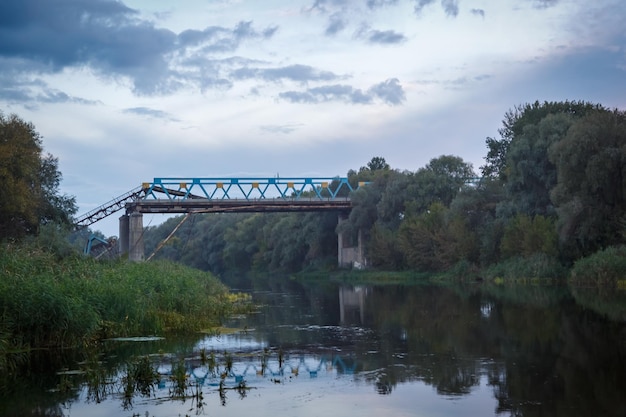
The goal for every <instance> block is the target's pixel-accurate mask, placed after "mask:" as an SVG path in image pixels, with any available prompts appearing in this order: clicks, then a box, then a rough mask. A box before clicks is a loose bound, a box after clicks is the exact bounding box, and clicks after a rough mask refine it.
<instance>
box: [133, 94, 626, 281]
mask: <svg viewBox="0 0 626 417" xmlns="http://www.w3.org/2000/svg"><path fill="white" fill-rule="evenodd" d="M498 133H499V137H494V138H492V137H488V138H487V139H486V147H487V154H486V156H485V157H484V160H485V163H484V165H483V166H481V167H479V172H476V171H474V169H473V167H472V165H471V164H470V163H467V162H465V161H463V159H462V158H460V157H458V156H453V155H442V156H439V157H436V158H434V159H432V160H430V162H429V163H428V164H427V165H426V166H424V167H422V168H419V169H417V170H416V171H407V170H398V169H393V168H392V167H390V166H389V164H387V162H386V161H385V159H384V158H383V157H380V156H378V157H374V158H372V160H371V161H370V162H369V163H368V164H367V165H365V166H363V167H361V168H360V169H358V170H350V171H349V172H348V174H347V175H348V178H349V181H350V183H351V184H352V185H356V184H358V183H359V182H361V183H362V182H366V183H367V185H366V186H364V187H360V188H359V189H358V190H357V191H355V192H353V193H351V195H350V197H351V200H352V203H353V209H352V211H351V212H350V215H349V218H348V220H347V221H345V222H342V223H341V225H339V226H338V223H337V217H336V215H333V214H328V213H306V214H303V213H291V214H282V213H281V214H210V215H197V216H196V217H195V219H194V220H193V221H192V222H188V223H187V224H186V225H185V226H184V227H182V228H181V229H180V231H179V232H178V235H177V237H176V238H174V239H173V240H172V241H171V242H170V244H169V245H167V246H166V247H165V248H164V249H163V250H162V252H160V253H159V254H158V255H157V256H160V257H163V258H168V259H172V260H176V261H180V262H184V263H186V264H189V265H192V266H195V267H198V268H201V269H208V270H211V271H213V272H215V273H217V274H220V275H224V274H228V273H234V274H240V273H242V272H248V271H283V272H294V271H302V270H307V269H311V268H313V269H317V268H320V267H333V266H334V265H335V264H336V255H337V243H336V239H337V238H336V234H337V233H338V232H339V233H344V234H346V235H347V236H352V237H353V239H354V240H355V241H356V236H357V234H358V233H361V234H362V236H363V238H364V239H363V241H364V243H365V251H366V257H367V260H368V263H369V265H370V266H371V267H374V268H379V269H385V270H415V271H422V272H434V273H440V272H443V271H450V270H458V271H459V272H462V273H470V274H471V273H474V274H479V273H480V272H479V271H485V270H486V269H489V268H491V270H492V271H494V272H493V274H496V275H497V274H506V272H507V270H509V271H517V272H518V273H521V274H528V275H530V276H537V277H546V278H558V277H563V276H564V275H565V274H566V273H567V271H568V269H570V268H571V267H572V265H574V264H575V263H576V262H577V261H578V260H581V259H583V258H589V257H592V256H596V257H598V256H604V259H605V261H606V259H609V261H608V262H609V264H610V268H612V270H613V271H615V270H617V273H618V274H619V273H620V271H621V273H622V274H623V273H624V272H626V265H624V264H623V263H621V261H620V258H623V257H624V256H623V255H624V249H623V244H624V240H625V238H626V212H625V211H626V205H625V201H624V196H625V191H626V182H625V181H624V179H625V178H626V113H625V112H623V111H620V110H617V109H608V108H605V107H603V106H602V105H599V104H591V103H587V102H582V101H564V102H544V103H539V102H535V103H528V104H524V105H520V106H516V107H514V108H513V109H512V110H509V111H508V112H506V114H505V116H504V120H503V123H502V127H501V129H499V131H498ZM179 221H180V218H173V219H170V220H168V221H167V222H165V223H164V224H162V225H160V226H157V227H150V228H148V229H147V231H146V234H145V236H146V247H147V250H150V249H152V248H154V247H155V246H156V244H157V243H158V242H159V241H161V240H162V239H163V238H164V237H165V236H167V235H168V234H169V231H170V230H172V229H173V227H174V226H175V225H176V224H177V223H178V222H179ZM607 251H609V252H607ZM606 253H609V255H606ZM605 261H602V262H605ZM597 267H598V268H600V269H601V268H605V267H607V266H606V265H604V264H603V265H598V266H597ZM591 269H592V270H593V268H591Z"/></svg>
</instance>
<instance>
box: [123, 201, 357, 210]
mask: <svg viewBox="0 0 626 417" xmlns="http://www.w3.org/2000/svg"><path fill="white" fill-rule="evenodd" d="M126 208H127V210H129V211H137V212H140V213H227V212H228V213H262V212H298V211H349V210H350V209H351V208H352V206H351V202H350V199H348V198H334V199H325V200H321V199H318V198H310V199H308V198H298V199H282V198H276V199H257V200H250V199H228V200H226V199H224V200H215V199H206V198H193V199H188V200H176V201H172V200H169V199H159V200H139V201H135V202H132V203H127V204H126Z"/></svg>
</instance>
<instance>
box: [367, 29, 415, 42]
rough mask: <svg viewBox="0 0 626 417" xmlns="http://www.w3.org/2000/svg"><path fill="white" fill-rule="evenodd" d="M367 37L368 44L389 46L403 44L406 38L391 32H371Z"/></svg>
mask: <svg viewBox="0 0 626 417" xmlns="http://www.w3.org/2000/svg"><path fill="white" fill-rule="evenodd" d="M367 35H368V36H367V40H368V42H370V43H380V44H386V45H390V44H398V43H403V42H405V41H406V40H407V38H406V36H404V35H403V34H401V33H398V32H396V31H393V30H384V31H381V30H371V31H369V32H368V34H367Z"/></svg>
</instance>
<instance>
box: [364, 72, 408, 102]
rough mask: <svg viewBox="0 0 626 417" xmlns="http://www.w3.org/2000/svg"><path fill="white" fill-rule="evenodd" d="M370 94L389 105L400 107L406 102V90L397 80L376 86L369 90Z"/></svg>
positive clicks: (393, 79)
mask: <svg viewBox="0 0 626 417" xmlns="http://www.w3.org/2000/svg"><path fill="white" fill-rule="evenodd" d="M368 91H369V93H370V94H373V95H375V96H377V97H378V98H380V99H382V100H383V101H384V102H386V103H387V104H393V105H398V104H401V103H402V102H403V101H404V100H406V96H405V94H404V90H403V89H402V86H401V85H400V82H399V81H398V79H397V78H392V79H389V80H387V81H384V82H382V83H380V84H376V85H374V86H372V87H370V89H369V90H368Z"/></svg>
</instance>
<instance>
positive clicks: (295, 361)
mask: <svg viewBox="0 0 626 417" xmlns="http://www.w3.org/2000/svg"><path fill="white" fill-rule="evenodd" d="M173 366H174V363H172V361H170V360H168V359H167V358H164V359H162V360H161V362H160V363H159V365H158V367H157V372H158V373H159V374H160V375H161V376H165V377H170V376H172V370H173ZM185 369H186V372H187V375H188V376H189V377H190V378H192V379H193V381H194V382H195V383H196V384H198V385H199V386H203V385H217V384H218V383H219V381H221V380H225V381H226V382H230V383H233V382H234V383H235V384H237V383H239V382H241V381H245V380H247V379H250V378H257V379H264V378H270V379H271V380H272V381H273V382H275V383H278V382H282V379H283V378H293V377H297V376H301V375H306V376H308V377H310V378H317V377H318V376H320V377H323V376H334V375H336V374H344V375H352V374H354V373H355V371H356V369H357V361H356V358H355V357H354V356H351V355H346V356H340V355H334V354H322V355H319V356H314V355H307V354H300V355H298V356H297V357H295V358H294V357H293V355H292V356H290V357H289V358H287V359H272V360H268V359H267V357H266V356H263V354H261V355H259V356H256V357H249V358H245V357H238V358H237V360H236V361H233V363H232V366H231V367H230V369H227V367H226V365H225V361H224V360H223V359H222V360H220V363H219V365H217V366H215V367H213V369H211V365H209V364H207V363H206V361H203V360H201V359H199V358H189V359H186V360H185ZM164 387H165V380H164V379H163V378H162V381H161V383H160V388H164Z"/></svg>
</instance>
